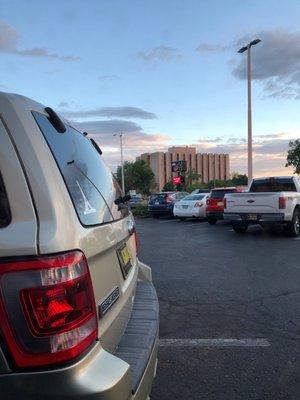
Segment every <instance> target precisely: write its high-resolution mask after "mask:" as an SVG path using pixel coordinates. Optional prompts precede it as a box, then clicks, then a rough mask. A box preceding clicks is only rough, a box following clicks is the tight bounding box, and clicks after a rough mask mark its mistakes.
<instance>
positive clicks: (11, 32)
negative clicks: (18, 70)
mask: <svg viewBox="0 0 300 400" xmlns="http://www.w3.org/2000/svg"><path fill="white" fill-rule="evenodd" d="M19 39H20V34H19V32H18V31H17V30H15V29H14V28H13V27H12V26H10V25H8V24H6V23H5V22H3V21H0V53H8V54H15V55H18V56H26V57H40V58H52V59H57V60H61V61H78V60H80V58H79V57H78V56H73V55H68V56H65V55H59V54H56V53H51V52H50V51H49V50H47V49H46V48H45V47H33V48H30V49H20V48H19V47H18V43H19Z"/></svg>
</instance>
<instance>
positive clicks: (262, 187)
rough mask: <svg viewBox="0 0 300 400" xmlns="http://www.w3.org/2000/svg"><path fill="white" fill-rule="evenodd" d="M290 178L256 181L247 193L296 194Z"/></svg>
mask: <svg viewBox="0 0 300 400" xmlns="http://www.w3.org/2000/svg"><path fill="white" fill-rule="evenodd" d="M296 191H297V189H296V186H295V184H294V181H293V179H292V178H269V179H256V180H255V181H253V182H252V185H251V187H250V190H249V192H296Z"/></svg>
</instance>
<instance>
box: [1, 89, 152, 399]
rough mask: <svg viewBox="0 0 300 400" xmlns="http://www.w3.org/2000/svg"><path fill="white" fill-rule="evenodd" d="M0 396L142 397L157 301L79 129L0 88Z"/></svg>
mask: <svg viewBox="0 0 300 400" xmlns="http://www.w3.org/2000/svg"><path fill="white" fill-rule="evenodd" d="M0 293H1V296H0V321H1V322H0V392H1V398H3V399H21V398H22V399H23V400H27V399H28V400H29V399H30V400H32V399H66V398H68V399H81V400H85V399H104V400H105V399H118V400H122V399H124V400H128V399H147V398H148V396H149V393H150V390H151V385H152V381H153V377H154V375H155V370H156V362H157V346H158V301H157V296H156V292H155V289H154V287H153V285H152V282H151V269H150V268H149V267H147V266H146V265H144V264H143V263H141V262H140V261H139V260H138V258H137V244H136V232H135V225H134V220H133V217H132V215H131V213H130V212H129V210H128V207H127V206H126V204H125V199H124V197H123V194H122V193H121V191H120V189H119V186H118V185H117V183H116V182H115V181H114V180H113V177H112V174H111V173H110V171H109V169H108V168H107V167H106V165H105V164H104V162H103V160H102V157H101V151H100V150H99V148H98V147H97V145H96V144H95V142H93V141H92V140H91V139H90V138H89V137H88V135H86V134H82V133H81V132H79V131H77V130H76V129H74V128H73V127H72V126H70V125H69V123H68V122H67V121H64V120H62V119H61V118H60V117H59V116H58V115H57V114H56V113H55V112H54V111H53V110H52V109H51V108H45V107H44V106H43V105H41V104H38V103H36V102H34V101H32V100H29V99H27V98H25V97H23V96H18V95H13V94H7V93H0Z"/></svg>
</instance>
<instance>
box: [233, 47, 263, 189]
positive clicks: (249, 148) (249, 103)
mask: <svg viewBox="0 0 300 400" xmlns="http://www.w3.org/2000/svg"><path fill="white" fill-rule="evenodd" d="M259 42H261V40H260V39H255V40H253V41H252V42H250V43H248V44H247V45H246V46H244V47H242V48H240V49H239V50H238V53H244V52H245V51H247V81H248V83H247V85H248V183H249V182H250V181H251V179H252V178H253V160H252V109H251V47H252V46H254V45H256V44H258V43H259Z"/></svg>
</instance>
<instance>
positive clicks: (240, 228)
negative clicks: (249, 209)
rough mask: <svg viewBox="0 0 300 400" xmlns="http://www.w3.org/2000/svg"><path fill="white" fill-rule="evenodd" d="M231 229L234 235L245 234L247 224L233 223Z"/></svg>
mask: <svg viewBox="0 0 300 400" xmlns="http://www.w3.org/2000/svg"><path fill="white" fill-rule="evenodd" d="M232 229H233V230H234V232H235V233H246V232H247V229H248V224H247V223H245V222H242V223H240V222H235V223H233V224H232Z"/></svg>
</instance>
